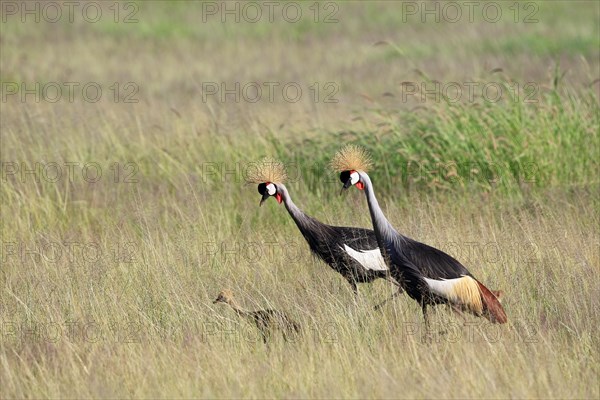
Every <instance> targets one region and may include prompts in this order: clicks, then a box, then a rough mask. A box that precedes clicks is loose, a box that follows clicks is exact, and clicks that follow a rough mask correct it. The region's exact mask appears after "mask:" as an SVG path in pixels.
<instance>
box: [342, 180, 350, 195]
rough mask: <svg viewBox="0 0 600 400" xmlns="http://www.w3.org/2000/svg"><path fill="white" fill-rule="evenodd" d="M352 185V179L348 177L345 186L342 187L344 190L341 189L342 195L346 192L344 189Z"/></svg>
mask: <svg viewBox="0 0 600 400" xmlns="http://www.w3.org/2000/svg"><path fill="white" fill-rule="evenodd" d="M350 186H352V180H351V179H348V180H347V181H346V182H345V183H344V186H343V187H342V190H340V196H341V195H342V194H343V193H344V190H346V189H348V188H349V187H350Z"/></svg>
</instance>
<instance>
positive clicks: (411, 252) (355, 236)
mask: <svg viewBox="0 0 600 400" xmlns="http://www.w3.org/2000/svg"><path fill="white" fill-rule="evenodd" d="M331 166H332V168H333V169H335V170H336V171H337V172H339V173H340V180H341V181H342V183H343V184H344V185H343V188H342V191H343V190H345V189H348V188H350V187H351V186H355V187H356V188H357V189H359V190H362V191H364V192H365V195H366V197H367V204H368V206H369V211H370V214H371V220H372V223H373V230H370V229H364V228H354V227H340V226H330V225H326V224H323V223H321V222H319V221H317V220H316V219H314V218H312V217H310V216H308V215H306V214H305V213H304V212H303V211H302V210H300V209H299V208H298V207H297V206H296V204H294V202H293V201H292V198H291V196H290V194H289V192H288V190H287V188H286V187H285V185H284V181H285V179H286V173H285V168H284V166H283V164H281V163H279V162H274V161H272V160H265V161H263V162H262V163H260V164H259V166H258V167H257V168H256V170H255V171H253V173H252V174H250V176H249V177H248V181H249V182H251V183H257V184H258V192H259V193H260V194H261V195H262V199H261V201H260V205H262V204H263V202H264V201H266V200H267V199H268V198H269V197H274V198H275V199H276V200H277V202H278V203H282V202H283V204H284V205H285V207H286V209H287V211H288V212H289V214H290V216H291V217H292V219H293V220H294V222H295V223H296V225H297V226H298V229H299V230H300V232H301V233H302V235H303V236H304V238H305V239H306V241H307V242H308V245H309V246H310V249H311V251H312V252H313V253H314V254H315V255H316V256H317V257H319V258H320V259H321V260H323V261H324V262H325V263H327V264H328V265H329V266H331V268H333V269H334V270H335V271H337V272H338V273H340V274H341V275H342V276H343V277H344V278H345V279H346V280H347V281H348V283H350V285H351V286H352V289H353V290H354V292H355V293H356V294H358V288H357V283H364V282H371V281H373V280H375V279H378V278H381V279H386V280H388V281H390V282H392V283H393V284H395V285H396V286H398V291H397V292H396V293H395V294H394V296H392V297H395V296H396V295H398V294H399V293H402V291H406V293H407V294H408V295H409V296H410V297H411V298H412V299H414V300H415V301H417V302H418V303H419V304H420V306H421V308H422V310H423V317H424V319H425V324H426V325H428V318H427V306H430V305H437V304H448V305H450V306H451V307H452V308H453V309H454V310H457V311H466V312H469V313H471V314H474V315H476V316H481V317H485V318H487V319H488V320H490V321H491V322H495V323H505V322H506V321H507V317H506V313H505V312H504V309H503V307H502V305H501V304H500V301H499V300H498V298H499V296H500V294H501V292H499V291H492V290H489V289H488V288H487V287H485V286H484V285H483V284H482V283H481V282H479V281H478V280H477V279H475V277H473V275H472V274H471V273H470V272H469V271H468V270H467V269H466V268H465V267H464V266H463V265H462V264H461V263H460V262H458V261H457V260H455V259H454V258H453V257H451V256H449V255H448V254H446V253H444V252H443V251H441V250H438V249H436V248H434V247H431V246H428V245H426V244H424V243H420V242H418V241H416V240H413V239H411V238H408V237H406V236H404V235H402V234H400V233H398V231H397V230H396V229H395V228H394V227H393V226H392V224H391V223H390V222H389V221H388V219H387V218H386V217H385V215H384V213H383V211H382V210H381V208H380V207H379V204H378V202H377V198H376V196H375V191H374V188H373V184H372V182H371V179H370V178H369V175H368V174H367V171H368V169H369V167H370V166H371V159H370V157H369V154H368V153H367V151H366V150H365V149H363V148H362V147H358V146H354V145H347V146H346V147H344V148H343V149H341V150H340V151H338V152H337V153H336V155H335V156H334V157H333V159H332V161H331Z"/></svg>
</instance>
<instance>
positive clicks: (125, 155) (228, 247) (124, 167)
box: [0, 3, 600, 398]
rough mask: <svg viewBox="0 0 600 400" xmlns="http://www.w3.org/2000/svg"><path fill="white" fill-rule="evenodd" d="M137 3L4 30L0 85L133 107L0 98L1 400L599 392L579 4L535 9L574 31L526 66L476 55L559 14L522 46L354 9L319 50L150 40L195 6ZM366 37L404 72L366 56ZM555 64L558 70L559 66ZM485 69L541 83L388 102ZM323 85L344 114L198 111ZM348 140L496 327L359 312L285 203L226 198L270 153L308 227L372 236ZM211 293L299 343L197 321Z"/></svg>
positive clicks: (589, 99)
mask: <svg viewBox="0 0 600 400" xmlns="http://www.w3.org/2000/svg"><path fill="white" fill-rule="evenodd" d="M144 4H146V3H144ZM345 4H346V3H345ZM347 4H349V3H347ZM155 7H157V8H152V7H150V6H148V8H145V7H144V8H143V14H140V18H141V17H142V16H145V17H146V18H147V19H143V22H140V26H139V27H138V26H135V25H132V26H121V25H119V26H117V27H115V26H113V25H110V24H104V25H97V26H93V27H89V26H85V25H77V24H75V25H73V26H71V25H68V24H65V25H64V26H63V25H60V24H55V25H52V26H48V25H43V24H41V25H40V26H39V27H32V25H27V24H25V25H20V24H14V20H13V22H10V23H8V24H6V25H3V36H2V46H3V48H2V49H3V53H2V58H0V64H1V66H2V68H1V73H0V77H1V78H2V81H3V82H7V81H12V80H18V81H21V80H23V81H25V82H31V81H36V80H39V81H43V82H45V81H47V80H49V81H52V80H80V81H82V82H86V81H89V80H98V81H99V82H101V83H103V84H109V83H111V82H114V81H116V80H118V81H119V82H125V81H129V80H133V81H136V82H137V83H138V84H139V86H140V94H139V98H140V102H139V103H137V104H123V103H115V102H114V101H112V100H111V99H110V98H109V97H106V98H103V100H102V101H100V102H98V103H95V104H89V103H85V102H82V101H81V99H77V100H76V101H75V102H73V103H68V102H58V103H49V102H45V101H41V102H40V103H36V102H32V101H28V102H25V103H22V102H20V101H19V99H15V98H11V99H10V100H8V101H6V102H4V103H2V104H1V107H2V108H1V114H2V118H0V135H1V139H2V146H1V148H0V159H1V161H2V176H1V178H2V181H1V187H0V204H1V207H0V220H1V223H0V233H1V236H2V254H1V257H2V264H1V268H0V282H1V289H0V329H1V330H0V397H1V398H25V397H28V398H39V397H54V398H59V397H60V398H64V397H72V398H83V397H205V398H217V397H219V398H231V397H250V398H264V397H286V398H287V397H320V398H323V397H340V398H341V397H343V398H377V397H386V398H392V397H393V398H396V397H419V398H422V397H427V398H430V397H436V398H437V397H444V398H484V397H485V398H498V397H518V398H522V397H538V398H597V397H598V396H600V393H599V389H598V387H599V386H598V376H599V374H600V360H599V355H598V348H599V345H600V343H599V342H598V333H597V326H598V323H599V321H600V309H599V307H598V303H597V300H596V299H597V298H598V297H599V296H600V289H599V288H598V285H597V284H596V279H595V277H596V276H597V275H598V272H599V270H598V266H599V265H600V254H599V250H598V249H599V248H600V236H599V235H598V226H599V224H600V218H599V211H600V207H599V202H598V199H599V196H598V194H599V183H598V152H599V148H600V146H599V143H598V141H599V137H598V128H599V125H600V124H599V115H598V111H599V110H598V98H597V94H596V93H595V92H593V91H594V90H596V87H595V86H593V85H592V86H591V88H589V87H588V88H586V89H582V86H583V84H584V83H585V84H586V85H589V83H591V81H593V80H594V79H595V78H597V74H598V62H597V60H596V61H595V58H594V54H597V49H595V48H594V47H593V46H591V45H589V42H590V41H594V40H596V39H594V38H596V37H597V35H596V36H594V35H593V33H594V32H596V31H597V27H596V28H594V29H595V31H594V29H592V30H591V33H590V32H589V31H590V29H589V28H587V27H588V26H596V25H593V23H594V22H595V21H594V20H593V18H594V14H593V11H596V8H594V6H589V7H590V8H588V9H587V10H583V11H582V10H580V9H579V8H577V9H576V8H570V7H567V6H565V5H556V6H554V7H557V8H556V9H553V10H554V11H556V10H558V11H559V12H560V13H561V14H564V15H566V17H565V18H564V19H563V20H561V22H562V25H561V26H562V27H563V28H564V35H563V36H565V38H564V40H565V41H567V42H568V41H569V40H576V38H577V37H578V36H580V35H583V36H584V38H583V39H582V40H581V41H580V43H581V46H582V48H581V49H580V50H581V52H580V53H578V55H577V56H574V55H573V54H572V52H569V51H567V52H565V53H564V54H562V53H560V49H559V50H557V49H556V48H555V47H548V46H547V45H548V42H547V41H541V42H540V43H538V45H539V47H540V49H538V50H539V51H536V52H535V53H533V54H528V53H527V51H526V50H523V49H521V47H520V46H512V47H511V49H512V50H511V51H510V52H508V53H507V54H492V53H490V52H491V51H497V47H494V48H492V49H491V50H490V48H488V47H487V46H486V45H485V43H486V42H485V41H486V40H489V41H491V43H493V44H496V45H500V44H501V43H500V42H501V40H500V39H499V37H500V36H501V37H502V41H509V39H514V40H516V39H515V38H518V36H519V35H520V34H522V33H523V32H530V30H532V31H534V32H532V33H531V35H530V36H528V38H529V39H528V40H529V41H531V40H535V38H536V37H537V36H536V35H535V34H534V33H536V32H542V33H544V34H547V36H544V37H546V38H547V40H548V41H551V40H552V39H553V38H556V37H557V35H559V33H557V32H556V29H554V28H555V26H554V25H555V24H556V20H555V19H550V20H547V19H545V18H546V17H548V18H550V17H549V16H552V17H551V18H555V16H553V15H554V14H556V13H553V12H550V11H552V10H550V11H549V10H548V9H543V7H542V9H541V11H540V13H541V14H540V21H541V22H540V24H538V25H536V26H532V27H524V26H521V25H518V26H514V25H511V24H499V25H497V26H493V27H490V26H488V27H486V26H479V25H460V24H455V25H449V24H445V25H444V24H441V25H439V26H437V25H436V26H435V28H436V29H426V28H427V26H426V25H422V24H415V23H413V24H405V25H403V24H402V23H401V19H400V18H401V16H399V15H397V14H394V13H390V12H388V13H382V12H381V10H389V9H388V8H387V7H388V5H386V4H384V3H379V4H375V5H368V6H367V5H363V4H359V3H355V4H349V5H347V6H344V8H343V10H342V11H343V14H342V15H343V16H344V18H345V20H341V22H340V24H339V25H332V26H319V28H318V30H317V31H316V32H315V33H311V32H312V31H311V30H305V28H306V27H298V26H294V27H293V28H290V29H287V28H286V27H285V26H276V27H273V28H269V27H268V26H264V25H261V24H259V25H256V26H255V27H253V26H248V25H240V26H235V27H233V28H231V29H230V30H228V31H227V32H226V33H223V34H222V32H220V31H219V30H218V29H221V30H225V29H227V27H226V26H225V27H223V26H220V25H219V28H218V29H217V28H215V25H214V24H212V25H210V24H208V25H193V26H192V25H190V24H182V23H181V24H179V25H181V26H177V24H174V23H173V22H169V18H176V20H177V18H179V19H178V21H180V22H181V21H186V22H190V21H192V22H193V21H198V18H200V16H199V14H198V9H196V8H193V7H192V8H188V7H186V8H183V7H182V6H181V5H179V6H178V7H176V8H175V9H173V11H172V14H171V15H169V14H168V13H167V12H166V8H165V5H164V4H163V5H157V6H155ZM169 9H170V8H169ZM182 14H184V15H182ZM367 17H372V18H376V19H377V20H378V21H381V24H379V25H377V27H374V26H371V25H370V24H369V22H368V21H369V18H367ZM542 17H544V18H542ZM30 27H31V29H29V28H30ZM398 27H401V28H402V29H399V28H398ZM26 28H27V29H26ZM136 28H138V29H139V30H138V31H136ZM132 31H136V32H137V33H136V34H132V35H130V33H131V32H132ZM73 32H77V33H78V35H76V36H73ZM240 32H241V33H240ZM246 33H248V35H246ZM500 33H501V34H502V35H500ZM48 37H51V38H52V39H53V42H52V46H50V45H49V43H48V40H46V39H47V38H48ZM232 37H234V38H236V39H238V41H236V42H234V41H230V40H229V39H231V38H232ZM446 37H447V40H444V41H442V42H441V41H440V40H442V39H445V38H446ZM532 38H533V39H532ZM383 39H385V40H388V41H389V42H390V43H398V47H399V48H401V50H402V51H403V54H404V55H398V54H395V55H394V57H388V56H387V55H386V54H388V53H386V51H387V50H382V48H380V47H372V46H371V44H372V43H374V42H376V41H377V40H383ZM399 39H402V40H399ZM465 43H466V44H467V45H465ZM469 43H470V45H468V44H469ZM561 43H562V42H561ZM416 48H419V49H420V50H419V51H418V52H413V51H414V49H416ZM557 51H558V52H559V53H560V54H558V55H557V54H556V52H557ZM549 53H551V55H552V56H555V55H556V56H557V57H562V59H561V62H560V65H561V67H560V69H558V71H560V73H557V72H556V71H557V70H555V68H554V65H556V63H555V60H553V59H550V58H548V57H546V55H547V54H549ZM6 54H16V55H18V57H8V56H6ZM65 54H66V55H69V56H68V57H66V56H65ZM465 54H469V55H471V58H465V57H463V56H464V55H465ZM473 54H475V55H476V57H478V58H476V59H473V58H472V57H473ZM320 55H322V56H320ZM350 55H351V56H352V57H350ZM491 56H494V57H495V58H494V67H495V66H496V65H495V64H496V63H497V64H500V65H501V66H503V67H505V68H506V70H507V72H506V74H507V76H511V77H514V79H515V80H519V79H521V78H522V77H523V76H525V77H526V79H532V80H534V81H536V82H539V85H540V87H548V88H549V89H544V91H543V93H542V95H541V96H540V97H539V98H538V99H539V101H538V102H537V103H533V104H529V103H524V102H523V101H522V99H519V101H512V100H513V99H510V98H507V99H505V101H503V102H499V103H490V102H485V101H482V100H481V99H478V100H477V101H475V102H471V103H464V102H452V101H444V100H443V99H442V100H441V101H433V102H431V101H428V102H426V103H425V104H424V105H422V106H421V107H417V108H413V107H412V104H397V103H394V102H393V99H398V94H397V91H396V89H390V88H397V86H395V85H396V84H397V83H399V82H403V81H405V80H406V79H409V78H407V76H406V74H407V72H406V71H407V70H410V69H411V68H415V66H417V67H418V68H419V69H421V70H423V71H426V72H427V73H428V74H429V75H431V76H435V77H436V78H437V79H440V80H446V81H447V80H451V79H457V78H456V77H457V76H463V75H465V74H466V75H467V76H475V77H478V76H481V70H486V71H487V70H488V69H489V68H488V61H489V57H491ZM579 56H581V57H582V58H583V59H584V62H580V61H581V60H580V57H579ZM357 57H360V58H357ZM282 59H285V60H286V61H285V63H284V65H283V66H282V67H281V68H279V69H277V68H274V65H280V64H279V63H281V60H282ZM356 59H359V60H364V62H363V63H359V62H355V60H356ZM149 65H151V67H149ZM473 65H476V67H473ZM483 66H485V67H483ZM383 71H384V72H385V73H383ZM440 71H443V74H442V73H440V74H439V75H438V72H440ZM465 71H468V73H467V72H465ZM565 72H566V75H564V79H558V80H557V81H556V84H554V81H555V80H556V79H555V78H557V77H560V76H562V75H563V73H565ZM513 74H514V75H513ZM336 76H340V77H344V78H343V80H342V81H341V82H340V83H341V84H340V88H341V89H340V102H339V103H338V104H337V105H326V104H320V103H319V104H315V103H311V102H310V101H309V100H307V99H305V98H303V99H302V101H299V102H298V103H285V102H281V101H278V102H274V103H273V104H271V103H268V102H267V103H259V104H248V103H243V102H242V103H225V104H219V103H214V102H207V103H203V102H201V101H200V100H199V99H200V98H201V93H200V91H199V89H198V88H199V87H200V86H201V83H202V82H203V81H231V80H239V81H245V80H259V79H263V80H267V79H277V80H280V81H282V82H286V81H289V80H294V79H295V80H301V79H306V82H307V83H311V82H313V81H314V80H319V81H320V82H325V81H329V80H332V79H337V78H335V77H336ZM301 77H302V78H301ZM340 79H341V78H340ZM423 79H429V78H423ZM461 79H465V78H464V76H463V78H461ZM469 79H471V78H469ZM473 79H475V78H473ZM503 79H504V78H503ZM502 82H505V83H506V84H510V81H509V80H508V79H504V80H502ZM384 91H390V92H392V94H395V96H396V97H394V98H392V97H391V96H385V97H381V96H378V95H377V93H380V92H384ZM360 94H364V96H362V97H361V96H360ZM367 98H370V100H360V99H367ZM357 99H359V100H357ZM386 99H387V100H386ZM390 99H392V100H390ZM446 100H447V99H446ZM348 142H352V143H357V144H362V145H364V146H366V147H367V148H368V149H369V150H370V151H371V153H372V155H373V159H374V162H375V167H374V170H373V172H372V174H373V175H372V176H373V181H374V182H375V184H376V186H377V190H378V194H379V195H380V198H381V203H382V206H383V208H384V211H385V212H386V214H387V215H388V216H389V218H390V220H391V221H392V223H393V224H394V225H395V226H396V227H397V228H398V229H399V230H400V231H402V232H403V233H405V234H407V235H408V236H411V237H413V238H415V239H418V240H421V241H424V242H426V243H429V244H432V245H435V246H436V247H439V248H441V249H442V250H444V251H446V252H448V253H449V254H451V255H453V256H455V257H456V258H458V259H459V260H460V261H461V262H463V263H464V264H465V265H466V266H467V267H468V268H469V270H470V271H471V272H472V273H473V274H474V275H475V276H477V277H478V278H479V279H481V280H482V281H483V282H485V284H486V285H488V286H489V287H491V288H494V289H502V290H504V292H505V295H504V299H503V301H504V305H505V307H506V311H507V314H508V317H509V323H508V324H507V325H503V326H496V325H489V324H487V323H486V322H485V321H483V320H480V319H476V318H474V317H470V316H466V317H464V318H463V317H460V316H457V315H454V314H453V313H451V312H450V311H449V310H447V309H446V308H444V307H438V308H436V309H435V311H434V312H433V315H432V321H431V322H432V326H433V330H432V332H430V334H429V335H426V332H424V327H423V325H422V316H421V313H420V310H419V307H418V306H417V304H416V303H415V302H414V301H412V300H411V299H409V298H408V297H406V296H402V297H400V298H398V299H397V300H396V301H394V302H392V303H390V304H389V305H388V306H386V307H385V308H383V309H382V310H381V311H380V312H375V311H373V309H372V307H373V305H374V304H376V303H378V302H379V301H381V300H383V299H385V298H386V297H387V296H389V295H390V294H391V293H392V291H393V288H392V287H390V286H389V285H388V284H387V283H386V282H374V283H372V284H367V285H361V286H360V295H359V296H358V297H355V296H354V295H353V293H352V291H351V289H350V288H349V286H348V285H347V283H346V282H344V281H343V280H342V279H341V278H340V276H339V275H338V274H336V273H334V272H333V271H331V270H330V269H329V268H328V267H327V266H325V265H324V264H323V263H321V262H319V261H317V260H315V259H313V258H312V257H311V256H309V253H308V249H307V245H306V244H305V243H304V241H303V238H302V237H301V235H300V234H299V232H298V231H297V229H296V227H295V225H294V223H293V222H292V220H291V219H290V218H289V216H288V214H287V212H286V211H285V209H284V207H283V206H281V205H278V204H276V202H275V201H272V200H270V201H268V202H267V203H266V204H265V205H263V207H262V208H259V207H258V202H259V200H260V196H259V195H258V193H257V192H256V187H254V186H248V185H245V184H244V177H245V172H246V169H247V168H248V167H249V163H251V162H254V161H257V160H259V159H260V158H262V157H263V156H265V155H273V156H277V157H279V158H280V159H282V160H283V161H284V162H285V163H286V165H287V166H288V169H289V172H290V181H289V183H288V188H289V190H290V193H291V194H292V196H293V197H294V200H295V201H296V203H297V204H298V205H299V206H300V207H301V208H302V209H304V210H305V211H306V212H307V213H309V214H311V215H314V216H315V217H317V218H319V219H320V220H322V221H324V222H328V223H332V224H337V225H353V226H365V227H368V226H370V219H369V216H368V213H367V211H366V210H367V208H366V204H365V200H364V198H363V194H362V193H358V192H357V191H352V192H349V193H348V194H347V195H346V196H344V197H340V196H339V195H338V193H339V188H340V184H339V182H338V181H337V177H336V176H335V175H334V174H332V173H330V172H329V171H328V169H327V166H326V165H327V162H328V160H329V158H330V157H331V155H332V154H333V153H334V152H335V151H336V150H337V149H338V148H339V146H340V145H342V144H345V143H348ZM52 163H55V164H56V165H58V167H59V168H60V170H61V171H62V173H63V175H62V176H61V177H59V178H57V179H53V178H54V175H53V170H52V168H50V169H47V168H48V167H49V166H50V165H51V164H52ZM68 163H75V164H72V165H74V170H73V174H72V175H69V176H67V175H66V174H67V172H68V170H67V169H68V167H67V166H68V165H69V164H68ZM86 165H96V166H97V167H98V168H100V170H101V171H102V176H101V177H100V178H99V179H97V180H96V181H93V180H94V179H90V177H95V175H93V174H92V171H89V174H90V175H85V174H84V172H83V167H84V166H86ZM14 168H16V170H14ZM28 171H33V172H28ZM46 173H48V174H50V175H45V174H46ZM223 288H230V289H232V290H233V291H234V293H235V294H236V295H237V297H239V300H240V302H241V303H242V305H243V306H244V307H246V308H248V309H259V308H275V309H280V310H283V311H285V312H286V313H288V314H289V315H290V316H291V317H292V318H293V319H295V320H298V321H299V322H300V323H301V325H302V329H303V335H302V337H301V338H300V339H299V340H298V341H297V342H294V343H289V342H285V341H284V340H283V339H282V338H280V337H277V336H276V337H275V339H274V340H273V341H272V342H271V343H270V344H269V345H264V344H263V343H262V342H261V340H260V337H259V336H258V332H257V331H256V330H255V329H254V327H253V326H252V325H250V324H248V323H246V322H244V321H243V320H240V319H238V318H237V317H236V315H235V314H234V313H233V312H232V311H231V310H230V309H229V308H228V307H225V306H222V305H218V304H217V305H214V304H213V303H212V300H214V298H215V296H216V295H217V293H218V292H219V291H220V290H221V289H223ZM428 338H429V339H428Z"/></svg>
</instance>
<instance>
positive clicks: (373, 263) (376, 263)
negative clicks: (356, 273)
mask: <svg viewBox="0 0 600 400" xmlns="http://www.w3.org/2000/svg"><path fill="white" fill-rule="evenodd" d="M340 249H342V247H341V246H340ZM342 250H344V251H345V252H346V253H348V255H349V256H350V257H352V258H354V259H355V260H356V261H358V263H359V264H360V265H362V266H363V267H365V269H370V270H373V271H387V270H388V267H387V265H385V261H384V260H383V257H382V256H381V252H380V251H379V249H374V250H360V251H357V250H354V249H353V248H352V247H349V246H348V245H346V244H344V248H343V249H342Z"/></svg>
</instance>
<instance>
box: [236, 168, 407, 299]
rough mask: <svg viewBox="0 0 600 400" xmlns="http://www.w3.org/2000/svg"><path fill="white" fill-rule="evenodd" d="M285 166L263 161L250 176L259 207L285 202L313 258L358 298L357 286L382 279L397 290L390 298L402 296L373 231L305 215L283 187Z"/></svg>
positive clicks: (249, 179)
mask: <svg viewBox="0 0 600 400" xmlns="http://www.w3.org/2000/svg"><path fill="white" fill-rule="evenodd" d="M286 177H287V175H286V172H285V167H284V165H283V164H282V163H281V162H278V161H275V160H272V159H268V158H267V159H264V160H262V161H261V162H260V163H259V164H258V165H257V166H256V169H253V170H252V171H251V173H249V174H248V178H247V180H248V182H250V183H255V184H256V183H258V193H259V194H260V195H261V196H262V199H261V200H260V205H262V204H263V203H264V202H265V201H266V200H267V199H268V198H269V197H274V198H275V200H277V202H278V203H280V204H281V203H283V204H284V205H285V208H286V209H287V211H288V213H289V214H290V216H291V217H292V219H293V220H294V222H295V223H296V226H297V227H298V229H299V230H300V232H301V233H302V236H304V239H306V241H307V242H308V245H309V247H310V250H311V251H312V253H313V254H314V255H316V256H317V257H318V258H320V259H321V260H323V261H324V262H325V263H327V264H328V265H329V266H330V267H331V268H333V270H334V271H336V272H338V273H339V274H340V275H342V276H343V277H344V278H345V279H346V281H348V283H349V284H350V286H351V287H352V289H353V291H354V293H355V295H358V286H357V283H366V282H372V281H373V280H375V279H378V278H381V279H386V280H388V281H390V282H392V283H393V284H394V285H396V286H397V287H398V291H396V292H395V293H394V294H393V295H392V296H391V297H390V298H389V299H387V300H386V301H384V302H383V303H381V304H379V305H378V306H376V307H375V308H376V309H377V308H378V307H380V306H381V305H382V304H384V303H385V302H387V301H389V300H390V299H392V298H394V297H396V296H397V295H398V294H400V293H402V289H401V288H400V285H399V283H398V282H396V281H395V280H394V279H393V278H392V277H391V276H390V274H389V269H388V267H387V265H386V264H385V261H384V260H383V257H382V256H381V253H380V252H379V249H378V247H377V238H376V237H375V233H374V232H373V231H372V230H370V229H364V228H353V227H343V226H331V225H326V224H323V223H321V222H319V221H317V220H316V219H314V218H312V217H310V216H308V215H306V214H305V213H304V212H302V210H300V209H299V208H298V207H297V206H296V204H294V202H293V201H292V198H291V196H290V194H289V192H288V190H287V188H286V187H285V185H284V183H283V182H284V181H285V180H286Z"/></svg>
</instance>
